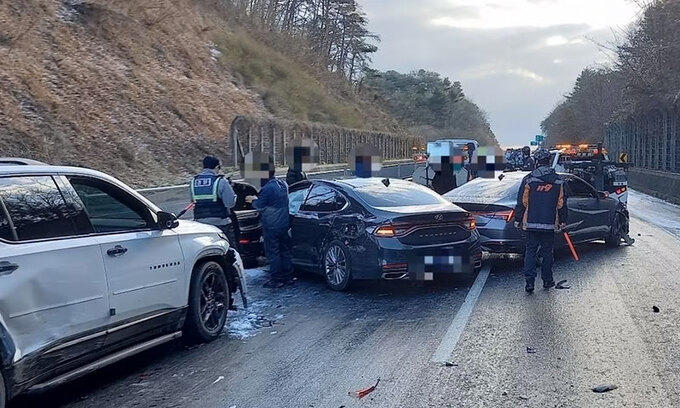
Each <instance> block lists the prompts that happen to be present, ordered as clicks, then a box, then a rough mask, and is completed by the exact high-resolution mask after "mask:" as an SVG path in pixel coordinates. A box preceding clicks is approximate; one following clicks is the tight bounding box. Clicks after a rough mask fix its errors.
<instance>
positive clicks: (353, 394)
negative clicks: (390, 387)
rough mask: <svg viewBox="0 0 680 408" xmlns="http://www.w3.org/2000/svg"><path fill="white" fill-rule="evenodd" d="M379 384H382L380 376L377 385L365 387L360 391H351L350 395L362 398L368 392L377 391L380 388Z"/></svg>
mask: <svg viewBox="0 0 680 408" xmlns="http://www.w3.org/2000/svg"><path fill="white" fill-rule="evenodd" d="M378 384H380V378H378V381H376V382H375V385H372V386H370V387H368V388H363V389H361V390H358V391H350V392H349V395H350V396H352V397H354V398H356V399H362V398H364V397H365V396H367V395H368V394H370V393H372V392H373V391H375V389H376V388H378Z"/></svg>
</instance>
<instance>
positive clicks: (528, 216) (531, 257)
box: [515, 149, 568, 293]
mask: <svg viewBox="0 0 680 408" xmlns="http://www.w3.org/2000/svg"><path fill="white" fill-rule="evenodd" d="M534 160H535V161H536V163H537V166H538V167H537V168H536V169H535V170H534V171H532V172H531V173H530V174H528V175H527V176H526V177H524V179H522V184H521V185H520V189H519V192H518V194H517V206H516V207H515V226H516V227H518V228H522V229H523V230H524V231H526V252H525V254H524V277H525V278H526V286H525V289H526V291H527V292H529V293H531V292H533V291H534V281H535V280H536V257H537V256H538V253H539V248H540V254H541V256H542V258H543V261H542V263H541V278H542V280H543V287H544V288H546V289H549V288H551V287H553V286H555V281H554V280H553V272H552V266H553V250H554V247H555V232H556V231H559V230H562V229H564V227H565V225H566V223H567V214H568V212H567V203H566V197H565V195H564V185H563V181H562V179H560V177H559V176H558V175H557V173H556V172H555V169H553V168H552V167H550V152H548V151H547V150H546V149H539V150H537V151H536V152H535V153H534Z"/></svg>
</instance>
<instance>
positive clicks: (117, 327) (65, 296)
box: [0, 164, 246, 408]
mask: <svg viewBox="0 0 680 408" xmlns="http://www.w3.org/2000/svg"><path fill="white" fill-rule="evenodd" d="M245 286H246V282H245V279H244V276H243V265H242V262H241V257H240V256H239V254H238V253H237V252H236V251H234V250H233V249H231V248H230V247H229V243H228V241H227V240H226V238H225V237H224V236H223V235H222V234H221V232H220V231H219V230H218V229H217V228H215V227H212V226H208V225H203V224H198V223H195V222H191V221H178V220H177V219H176V217H175V216H174V215H173V214H170V213H167V212H164V211H161V210H160V209H159V208H158V207H156V206H155V205H154V204H152V203H151V202H149V201H148V200H146V199H145V198H144V197H142V196H141V195H139V194H138V193H136V192H135V191H134V190H132V189H131V188H129V187H127V186H126V185H124V184H123V183H121V182H120V181H118V180H116V179H114V178H112V177H110V176H107V175H105V174H102V173H99V172H96V171H93V170H87V169H81V168H72V167H53V166H45V165H42V166H41V165H30V164H29V165H18V164H5V165H0V361H1V362H2V368H1V370H0V374H1V375H0V408H1V407H4V406H5V401H6V400H7V399H9V398H11V397H13V396H15V395H17V394H18V393H21V392H24V391H27V390H31V391H32V390H41V389H45V388H48V387H52V386H55V385H59V384H62V383H64V382H66V381H69V380H72V379H74V378H76V377H79V376H81V375H84V374H87V373H89V372H91V371H93V370H96V369H98V368H101V367H103V366H105V365H108V364H111V363H113V362H115V361H118V360H120V359H122V358H125V357H128V356H130V355H133V354H136V353H139V352H141V351H143V350H146V349H149V348H151V347H154V346H157V345H159V344H162V343H165V342H168V341H170V340H172V339H175V338H178V337H180V336H182V335H185V336H186V337H189V338H191V339H192V340H194V341H210V340H213V339H215V338H216V337H217V336H218V335H219V333H220V332H221V330H222V328H223V326H224V323H225V320H226V318H227V310H228V309H230V308H233V295H234V294H235V293H236V291H237V290H239V291H240V292H241V296H242V297H243V302H244V305H245V301H246V298H245Z"/></svg>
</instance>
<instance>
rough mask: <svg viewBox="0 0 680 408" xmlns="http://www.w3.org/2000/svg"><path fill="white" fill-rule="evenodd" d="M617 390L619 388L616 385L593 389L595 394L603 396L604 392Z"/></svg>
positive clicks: (602, 385)
mask: <svg viewBox="0 0 680 408" xmlns="http://www.w3.org/2000/svg"><path fill="white" fill-rule="evenodd" d="M617 388H619V387H618V386H617V385H615V384H601V385H597V386H595V387H593V392H596V393H598V394H601V393H604V392H609V391H614V390H615V389H617Z"/></svg>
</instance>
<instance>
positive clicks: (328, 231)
mask: <svg viewBox="0 0 680 408" xmlns="http://www.w3.org/2000/svg"><path fill="white" fill-rule="evenodd" d="M289 198H290V214H291V230H292V238H293V262H294V264H295V266H296V267H299V268H302V269H307V270H311V271H314V272H316V273H319V274H321V275H322V276H323V277H324V278H325V279H326V283H327V284H328V286H329V287H330V288H331V289H333V290H345V289H347V288H348V287H349V285H350V282H351V281H352V280H358V279H383V280H401V279H411V280H431V279H434V276H435V275H440V274H441V275H452V274H472V273H473V272H474V271H475V270H478V269H479V268H481V258H482V253H481V248H480V246H479V234H478V233H477V231H476V229H475V220H474V218H472V217H471V216H470V214H468V212H467V211H465V210H463V209H461V208H459V207H457V206H455V205H453V204H451V203H450V202H448V201H446V200H445V199H444V198H442V196H440V195H439V194H437V193H435V192H433V191H432V190H430V189H428V188H426V187H423V186H420V185H417V184H415V183H411V182H408V181H403V180H398V179H380V178H366V179H350V180H342V181H322V180H313V181H311V180H310V181H304V182H300V183H296V184H295V185H293V186H291V191H290V196H289Z"/></svg>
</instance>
